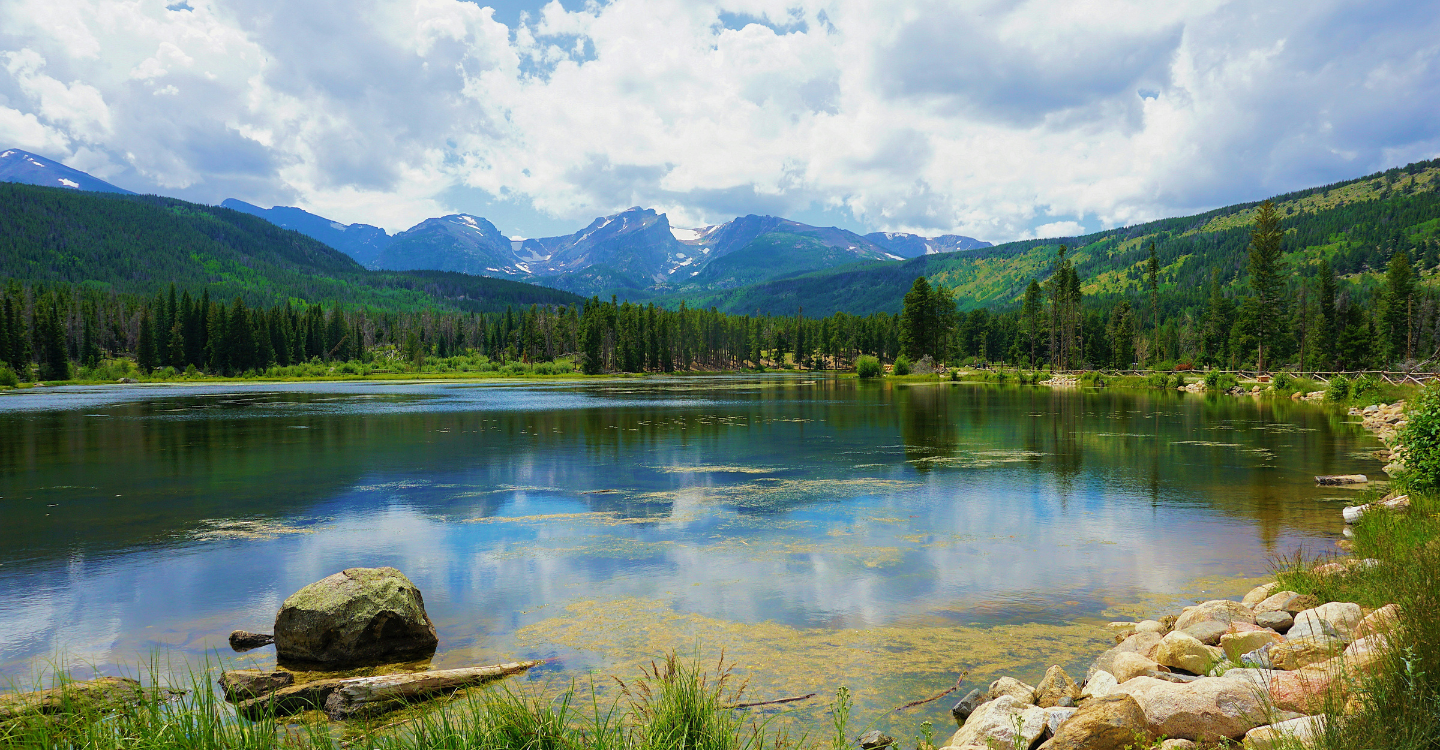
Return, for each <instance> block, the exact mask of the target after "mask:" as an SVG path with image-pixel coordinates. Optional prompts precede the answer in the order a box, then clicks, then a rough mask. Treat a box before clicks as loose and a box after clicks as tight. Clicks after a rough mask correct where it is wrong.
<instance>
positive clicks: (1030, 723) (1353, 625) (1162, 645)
mask: <svg viewBox="0 0 1440 750" xmlns="http://www.w3.org/2000/svg"><path fill="white" fill-rule="evenodd" d="M1367 562H1368V561H1353V562H1351V563H1349V565H1358V564H1367ZM1331 565H1334V566H1336V567H1335V568H1333V569H1331V570H1329V571H1327V570H1325V569H1324V568H1317V569H1316V571H1315V572H1317V573H1321V574H1326V573H1327V572H1332V573H1333V572H1339V571H1342V570H1345V569H1346V567H1347V564H1344V563H1332V564H1331ZM1397 615H1398V609H1397V608H1396V606H1395V605H1393V604H1391V605H1387V606H1385V607H1380V608H1378V609H1374V610H1368V611H1367V610H1366V609H1365V608H1363V607H1361V606H1360V605H1359V604H1355V603H1351V602H1323V603H1322V602H1320V601H1318V600H1317V599H1315V597H1313V596H1308V595H1301V594H1299V593H1296V592H1294V591H1282V590H1279V584H1278V583H1273V582H1272V583H1268V584H1265V585H1263V586H1259V587H1256V588H1255V589H1253V590H1252V591H1250V592H1249V593H1248V594H1246V595H1245V597H1244V598H1243V599H1242V600H1241V601H1238V602H1237V601H1232V600H1227V599H1217V600H1212V601H1207V602H1203V603H1200V604H1197V605H1194V606H1191V607H1186V608H1184V609H1183V610H1182V611H1180V612H1179V613H1177V614H1171V615H1168V616H1165V617H1162V618H1160V619H1156V620H1143V621H1140V622H1115V623H1111V624H1110V626H1109V627H1110V628H1111V629H1112V630H1113V631H1115V633H1116V635H1115V638H1116V640H1117V641H1118V644H1117V645H1116V646H1115V647H1114V648H1111V649H1110V650H1109V651H1106V652H1105V653H1104V654H1102V655H1101V656H1100V658H1098V659H1096V660H1095V663H1094V664H1092V665H1091V666H1090V669H1089V670H1088V671H1087V673H1086V675H1085V678H1084V679H1083V680H1082V681H1079V682H1077V681H1076V680H1074V679H1073V678H1072V677H1071V676H1070V675H1068V674H1066V673H1065V670H1064V669H1062V668H1060V667H1059V666H1053V667H1051V668H1050V669H1049V670H1048V671H1047V672H1046V673H1045V678H1044V679H1043V680H1042V681H1041V682H1040V684H1039V685H1028V684H1026V683H1024V682H1021V681H1019V680H1016V679H1014V678H1011V677H1002V678H1000V679H998V680H996V681H995V682H993V683H991V684H990V686H989V688H988V689H987V690H986V691H984V692H983V693H982V692H981V691H979V690H975V691H972V692H971V693H970V694H969V695H967V696H965V698H963V699H961V700H960V702H959V703H957V704H956V705H955V707H954V709H953V713H954V714H955V717H956V719H957V720H959V721H960V722H962V723H961V726H960V729H959V730H958V731H956V732H955V734H954V735H953V736H952V737H951V738H950V740H949V741H948V742H947V743H946V744H945V745H944V746H943V750H985V749H986V748H990V747H992V746H1001V747H1025V748H1031V747H1036V746H1037V745H1038V747H1039V748H1040V750H1080V749H1081V748H1084V749H1085V750H1126V749H1127V748H1137V747H1140V748H1143V747H1150V746H1152V744H1153V745H1154V746H1156V747H1159V748H1162V749H1163V750H1182V749H1183V748H1193V747H1196V746H1197V743H1220V742H1231V741H1239V742H1242V743H1243V744H1244V746H1245V747H1247V748H1252V749H1253V750H1269V749H1271V748H1282V747H1285V748H1289V747H1293V744H1292V743H1294V742H1299V743H1300V745H1302V746H1304V745H1306V744H1307V741H1308V740H1309V739H1311V738H1313V737H1315V736H1316V735H1317V734H1318V733H1319V732H1321V731H1322V730H1323V728H1324V726H1325V722H1326V721H1327V716H1326V714H1325V713H1324V710H1325V708H1326V706H1333V705H1341V706H1345V707H1346V709H1347V710H1351V709H1353V708H1354V707H1355V705H1356V702H1357V701H1359V700H1362V696H1361V695H1360V694H1359V693H1358V691H1357V690H1356V685H1357V683H1356V679H1357V678H1358V677H1359V676H1362V675H1364V674H1366V673H1367V672H1369V671H1370V670H1373V669H1376V668H1377V667H1378V665H1380V664H1381V663H1382V660H1383V659H1384V655H1385V651H1386V649H1388V648H1389V647H1390V642H1389V639H1388V634H1389V633H1390V631H1391V629H1392V628H1393V627H1394V625H1395V623H1396V620H1397ZM1161 738H1164V739H1163V740H1161Z"/></svg>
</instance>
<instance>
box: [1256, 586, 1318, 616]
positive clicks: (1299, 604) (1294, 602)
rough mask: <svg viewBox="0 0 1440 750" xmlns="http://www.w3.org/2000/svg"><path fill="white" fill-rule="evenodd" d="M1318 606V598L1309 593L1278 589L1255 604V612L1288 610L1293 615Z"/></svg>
mask: <svg viewBox="0 0 1440 750" xmlns="http://www.w3.org/2000/svg"><path fill="white" fill-rule="evenodd" d="M1318 606H1320V600H1318V599H1316V598H1315V597H1313V596H1311V595H1309V594H1298V593H1296V592H1294V591H1280V592H1277V593H1274V594H1271V595H1270V596H1269V597H1268V598H1266V599H1265V601H1263V602H1260V603H1259V604H1257V605H1255V612H1256V614H1259V613H1260V612H1288V613H1290V615H1291V616H1292V617H1293V616H1295V615H1297V614H1299V613H1300V612H1303V611H1305V610H1307V609H1310V608H1311V607H1318Z"/></svg>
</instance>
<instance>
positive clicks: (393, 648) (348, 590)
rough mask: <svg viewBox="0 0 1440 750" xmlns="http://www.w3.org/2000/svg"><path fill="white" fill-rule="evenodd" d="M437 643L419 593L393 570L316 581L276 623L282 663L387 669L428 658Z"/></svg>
mask: <svg viewBox="0 0 1440 750" xmlns="http://www.w3.org/2000/svg"><path fill="white" fill-rule="evenodd" d="M438 643H439V639H438V638H437V637H436V635H435V624H434V623H433V622H431V621H430V616H429V615H427V614H426V613H425V601H424V599H423V598H421V596H420V590H419V589H417V588H415V584H413V583H411V582H410V579H408V578H406V577H405V575H404V574H403V573H401V572H400V571H398V570H396V569H394V568H349V569H347V570H343V571H341V572H339V573H336V574H335V575H332V576H329V577H327V578H324V579H321V580H319V581H316V582H315V583H312V584H310V585H309V586H306V587H305V588H303V589H300V590H299V591H297V592H295V593H293V594H291V595H290V597H289V598H288V599H286V600H285V602H284V604H283V605H282V606H281V607H280V613H279V614H278V615H276V617H275V650H276V652H277V653H278V655H279V657H280V660H281V661H282V662H296V663H306V664H323V665H327V666H352V665H363V664H382V663H385V662H394V661H402V660H406V659H417V658H425V657H428V656H430V655H432V654H434V653H435V647H436V645H438Z"/></svg>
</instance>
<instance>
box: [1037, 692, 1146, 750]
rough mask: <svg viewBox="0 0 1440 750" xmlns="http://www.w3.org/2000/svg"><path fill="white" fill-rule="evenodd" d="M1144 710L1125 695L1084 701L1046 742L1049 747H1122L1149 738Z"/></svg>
mask: <svg viewBox="0 0 1440 750" xmlns="http://www.w3.org/2000/svg"><path fill="white" fill-rule="evenodd" d="M1148 726H1149V725H1148V722H1147V721H1146V718H1145V712H1144V711H1143V710H1142V709H1141V708H1140V704H1139V702H1137V701H1136V700H1135V699H1134V698H1132V697H1131V696H1129V695H1123V694H1122V695H1109V696H1105V697H1103V698H1095V699H1093V700H1090V701H1086V703H1085V705H1084V706H1082V707H1081V708H1080V710H1079V711H1077V712H1075V715H1074V716H1071V717H1070V718H1069V720H1067V721H1066V722H1065V723H1063V724H1061V725H1060V729H1059V731H1057V732H1055V736H1054V737H1053V738H1052V739H1051V740H1050V742H1049V748H1050V750H1125V749H1126V748H1130V747H1144V746H1145V745H1147V744H1148V743H1149V741H1150V731H1149V728H1148Z"/></svg>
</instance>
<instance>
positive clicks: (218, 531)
mask: <svg viewBox="0 0 1440 750" xmlns="http://www.w3.org/2000/svg"><path fill="white" fill-rule="evenodd" d="M200 524H201V528H199V529H196V530H195V531H192V532H190V536H191V538H193V539H196V540H198V541H202V542H211V541H219V540H223V539H259V540H264V539H275V538H276V537H281V536H286V535H288V534H314V533H315V532H317V531H319V530H320V529H321V528H322V527H319V526H297V525H295V524H293V523H283V522H280V521H266V520H262V519H223V518H212V519H206V520H204V521H201V522H200Z"/></svg>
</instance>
